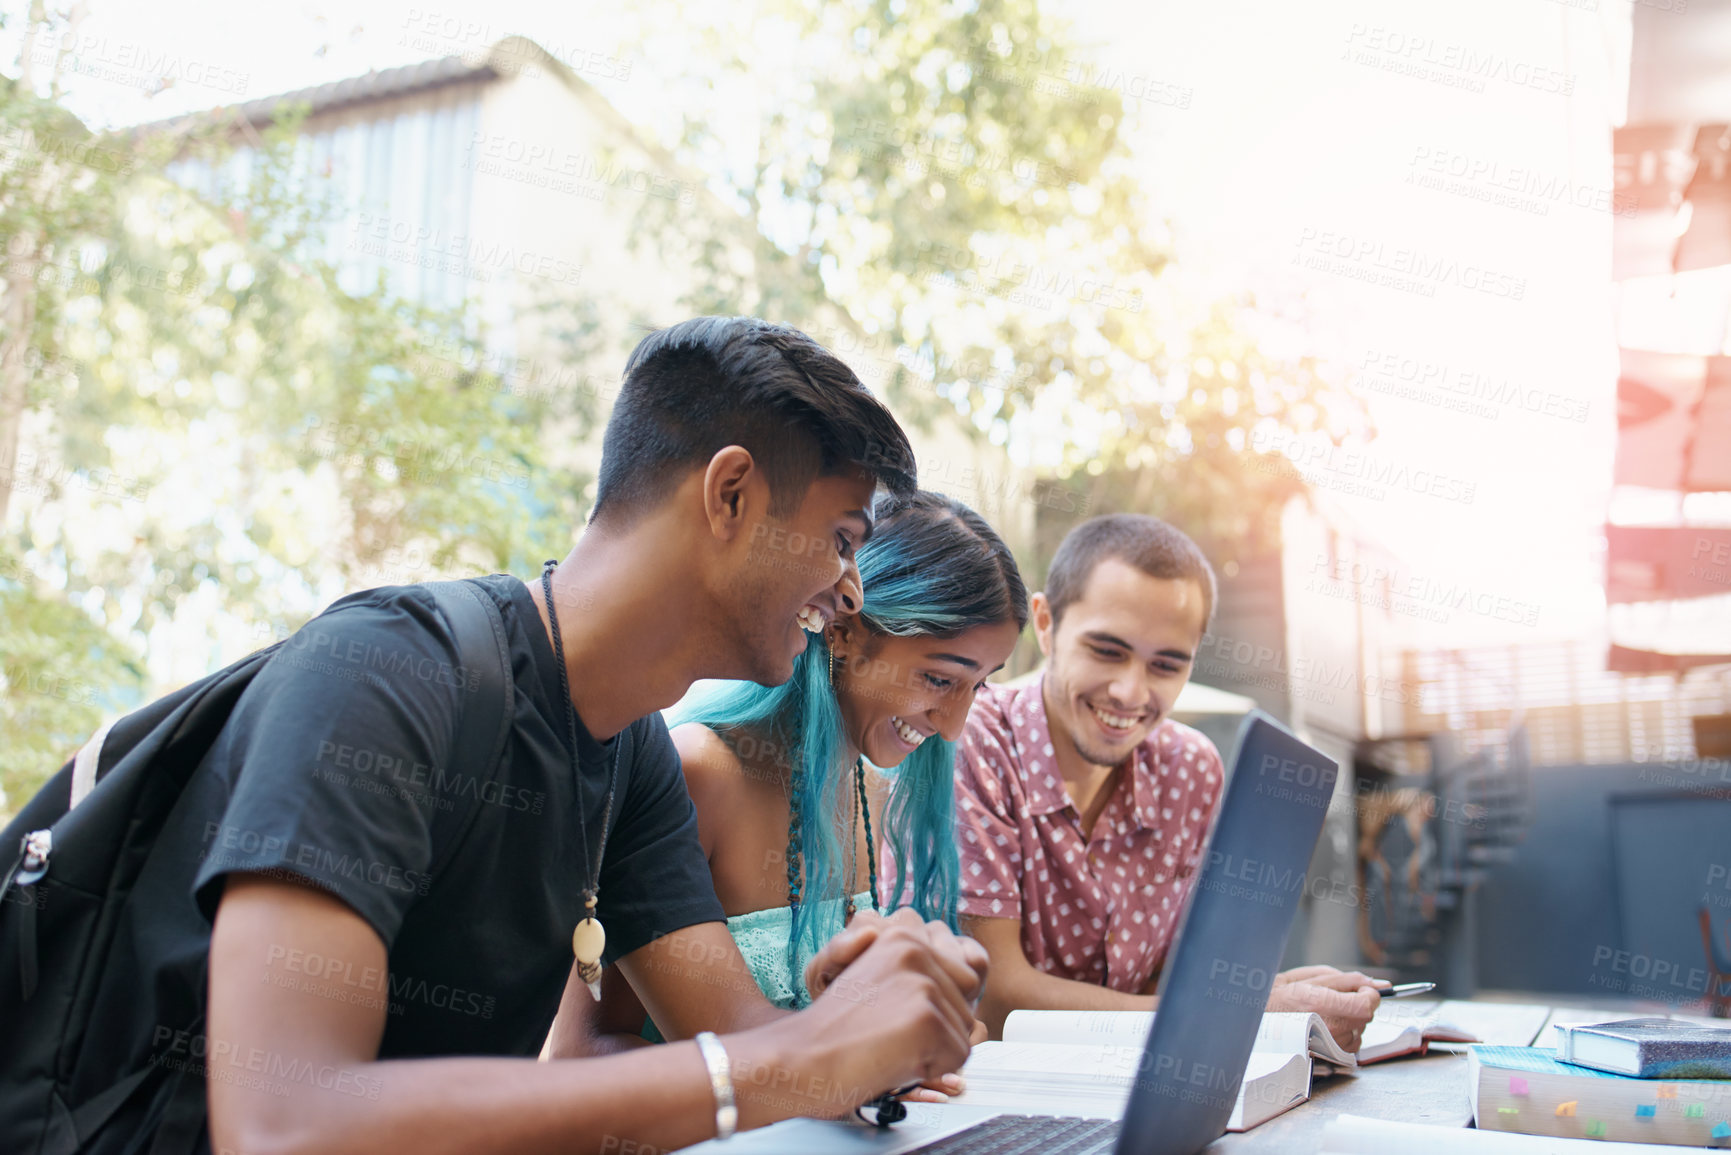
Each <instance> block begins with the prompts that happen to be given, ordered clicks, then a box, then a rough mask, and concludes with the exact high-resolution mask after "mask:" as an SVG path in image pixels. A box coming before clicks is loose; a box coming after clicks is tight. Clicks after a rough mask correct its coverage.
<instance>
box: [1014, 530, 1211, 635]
mask: <svg viewBox="0 0 1731 1155" xmlns="http://www.w3.org/2000/svg"><path fill="white" fill-rule="evenodd" d="M1114 557H1115V558H1117V559H1119V560H1120V561H1122V562H1124V563H1126V564H1127V565H1133V566H1135V567H1136V568H1137V569H1139V570H1141V571H1142V572H1143V573H1145V574H1147V575H1148V576H1149V577H1152V578H1163V579H1164V578H1188V579H1189V580H1191V581H1193V582H1195V583H1196V584H1197V586H1198V587H1200V588H1201V590H1202V629H1203V631H1204V632H1207V629H1208V625H1209V623H1210V622H1212V621H1213V620H1214V600H1215V597H1216V596H1217V594H1218V592H1219V591H1218V588H1217V586H1216V584H1215V581H1214V567H1213V566H1211V565H1209V564H1208V559H1207V558H1206V557H1204V556H1202V550H1201V549H1199V548H1198V547H1197V545H1196V543H1195V542H1193V541H1191V540H1190V538H1189V536H1188V535H1186V534H1185V533H1184V531H1183V530H1181V529H1179V528H1177V527H1176V526H1174V525H1170V524H1168V523H1167V522H1164V521H1161V520H1160V519H1159V518H1157V517H1149V516H1148V515H1147V514H1145V513H1112V514H1107V515H1105V516H1104V517H1093V518H1089V519H1088V520H1087V521H1084V522H1083V523H1082V524H1081V525H1078V526H1077V527H1076V528H1075V529H1072V530H1071V531H1070V532H1069V533H1067V534H1065V535H1064V540H1063V541H1062V542H1061V543H1059V545H1058V553H1057V555H1056V556H1054V557H1053V558H1052V567H1051V569H1050V570H1049V571H1047V574H1046V603H1047V605H1049V606H1050V607H1051V610H1052V628H1054V629H1056V628H1057V626H1058V622H1059V620H1060V619H1062V618H1063V616H1064V611H1065V610H1066V609H1068V608H1069V607H1070V605H1071V603H1073V602H1075V601H1077V600H1078V599H1079V598H1081V596H1082V592H1083V591H1084V590H1086V589H1087V588H1088V579H1089V578H1090V577H1091V576H1093V573H1094V567H1096V566H1098V565H1099V564H1100V563H1101V562H1103V561H1105V560H1106V559H1107V558H1114Z"/></svg>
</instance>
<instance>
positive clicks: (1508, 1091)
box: [1468, 1018, 1731, 1147]
mask: <svg viewBox="0 0 1731 1155" xmlns="http://www.w3.org/2000/svg"><path fill="white" fill-rule="evenodd" d="M1555 1031H1556V1038H1557V1042H1558V1046H1557V1048H1556V1049H1555V1050H1552V1049H1551V1048H1548V1047H1472V1048H1470V1050H1469V1052H1468V1053H1469V1058H1468V1079H1469V1087H1470V1091H1471V1095H1472V1103H1473V1115H1474V1118H1475V1119H1476V1121H1477V1124H1478V1127H1479V1129H1480V1130H1486V1131H1518V1132H1522V1133H1524V1134H1528V1135H1545V1136H1551V1137H1554V1138H1567V1139H1605V1140H1610V1141H1613V1142H1630V1143H1664V1144H1671V1145H1677V1146H1687V1147H1705V1146H1715V1147H1724V1146H1727V1145H1728V1143H1731V1027H1713V1026H1705V1025H1699V1024H1697V1023H1693V1022H1686V1021H1680V1020H1676V1019H1662V1018H1646V1019H1623V1020H1619V1021H1616V1022H1610V1023H1597V1024H1580V1025H1572V1026H1558V1027H1556V1028H1555Z"/></svg>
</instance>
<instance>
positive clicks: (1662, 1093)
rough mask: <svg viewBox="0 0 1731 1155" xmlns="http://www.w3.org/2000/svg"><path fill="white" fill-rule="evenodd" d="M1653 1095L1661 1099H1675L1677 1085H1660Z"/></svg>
mask: <svg viewBox="0 0 1731 1155" xmlns="http://www.w3.org/2000/svg"><path fill="white" fill-rule="evenodd" d="M1655 1094H1657V1095H1658V1096H1659V1098H1661V1099H1675V1098H1676V1097H1677V1085H1676V1084H1675V1083H1660V1084H1659V1089H1658V1091H1656V1092H1655Z"/></svg>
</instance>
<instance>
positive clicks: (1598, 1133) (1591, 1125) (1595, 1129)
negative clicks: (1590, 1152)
mask: <svg viewBox="0 0 1731 1155" xmlns="http://www.w3.org/2000/svg"><path fill="white" fill-rule="evenodd" d="M1587 1134H1589V1135H1591V1136H1592V1137H1593V1138H1595V1139H1603V1138H1604V1137H1605V1125H1604V1124H1603V1123H1601V1122H1599V1121H1598V1120H1597V1119H1588V1120H1587Z"/></svg>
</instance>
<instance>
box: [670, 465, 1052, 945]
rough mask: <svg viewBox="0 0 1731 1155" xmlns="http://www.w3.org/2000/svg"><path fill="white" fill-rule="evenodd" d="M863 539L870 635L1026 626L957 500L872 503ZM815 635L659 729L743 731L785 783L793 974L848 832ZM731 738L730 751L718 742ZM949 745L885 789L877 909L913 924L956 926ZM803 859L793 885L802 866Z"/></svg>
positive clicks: (917, 757)
mask: <svg viewBox="0 0 1731 1155" xmlns="http://www.w3.org/2000/svg"><path fill="white" fill-rule="evenodd" d="M873 518H874V523H875V524H874V528H873V531H872V536H871V537H870V539H869V540H867V541H866V543H865V544H864V545H862V546H861V547H860V549H859V554H858V562H859V571H860V584H861V586H862V588H863V590H864V593H865V606H864V608H863V609H862V610H861V611H860V621H861V623H862V624H863V625H864V626H865V627H866V629H867V632H868V636H869V635H896V636H900V637H927V636H930V637H954V636H955V635H957V634H960V633H963V632H965V631H967V630H970V629H973V628H974V627H976V626H982V625H995V624H996V623H999V622H1005V621H1014V622H1015V623H1016V627H1017V629H1020V628H1022V627H1023V626H1026V625H1027V624H1028V594H1027V590H1026V588H1025V587H1024V586H1023V584H1022V577H1021V574H1020V572H1019V571H1018V570H1017V568H1016V561H1015V558H1014V557H1013V556H1012V555H1011V554H1010V551H1009V548H1008V547H1007V546H1005V545H1004V543H1003V541H1002V540H1001V539H1000V538H999V537H998V535H997V533H996V532H994V531H993V529H992V527H991V526H989V525H987V524H986V521H985V519H984V518H982V517H981V516H980V515H979V514H977V513H975V512H974V511H973V510H971V509H969V508H968V507H967V506H965V505H963V504H962V503H961V502H959V501H955V500H953V499H951V498H948V497H945V496H943V495H942V494H937V493H929V492H925V491H920V492H916V493H914V494H912V495H910V496H907V497H894V496H890V495H883V496H880V497H879V498H878V500H877V503H876V504H875V505H874V507H873ZM829 661H830V651H829V643H828V639H827V638H826V637H823V636H812V637H810V639H809V642H808V644H807V646H806V648H805V652H804V653H802V654H801V655H800V656H799V657H798V658H797V659H795V661H794V665H793V676H792V677H791V678H789V679H788V680H787V681H786V682H784V683H782V684H781V685H779V686H760V685H758V684H756V683H755V682H723V683H720V684H718V685H715V686H713V687H711V688H709V689H708V690H707V691H706V692H702V693H700V694H698V695H695V696H694V697H692V698H691V699H688V700H687V701H685V702H682V703H681V704H680V705H679V706H678V707H677V708H676V709H674V710H671V711H669V715H668V724H669V725H680V724H682V723H685V722H699V723H702V724H703V725H705V726H708V727H709V728H710V729H712V730H714V731H715V732H716V733H717V734H718V735H720V736H722V738H723V739H728V738H729V735H730V734H733V733H741V734H743V733H750V734H751V735H752V736H753V737H754V738H755V739H756V740H757V749H759V750H766V749H767V750H769V751H771V752H772V753H773V754H774V755H775V757H776V761H777V764H778V765H779V766H783V767H785V768H786V771H787V773H788V778H789V787H790V789H789V800H788V801H789V806H788V810H789V821H788V853H787V871H788V891H789V899H790V905H792V907H793V929H792V933H791V934H790V936H789V941H788V962H789V965H790V966H791V967H792V969H793V974H794V977H795V978H796V979H798V978H799V977H800V976H801V975H802V974H803V973H804V968H805V962H806V960H807V959H809V958H810V957H811V956H812V955H813V954H814V953H816V951H817V950H818V949H819V948H820V947H822V946H823V944H824V943H826V942H828V941H829V940H830V938H832V937H833V936H834V935H835V934H836V933H837V932H838V931H840V930H841V928H842V903H843V901H844V900H845V899H846V898H847V897H848V894H847V891H848V887H849V886H850V885H851V882H852V880H851V879H849V878H847V877H845V871H846V864H847V858H848V855H847V846H846V845H845V843H844V836H843V835H841V834H839V833H838V831H843V830H845V831H847V833H846V835H845V837H848V838H851V837H852V834H853V832H852V830H851V829H849V828H848V825H847V824H848V818H849V816H850V814H851V813H852V810H851V808H850V807H851V803H852V798H853V791H854V774H853V766H852V764H851V763H850V762H849V761H848V760H847V758H846V750H847V739H846V736H845V734H844V733H843V730H842V718H841V709H840V707H839V705H838V704H837V702H836V697H835V692H834V690H833V689H832V688H831V685H830V675H829ZM731 744H732V743H731V742H730V745H731ZM954 765H955V749H954V747H953V745H952V744H951V743H949V742H947V741H945V740H944V738H943V737H942V736H941V735H938V734H933V735H932V736H931V737H929V738H927V739H926V740H925V741H924V742H922V743H920V745H919V747H918V749H916V750H914V751H913V753H911V754H909V755H908V756H907V758H906V759H904V760H903V761H902V763H901V765H899V766H897V767H895V768H893V769H891V770H887V771H884V772H883V773H884V774H885V776H886V777H887V778H888V779H889V781H890V793H889V800H888V802H887V803H886V805H885V807H884V813H883V819H882V826H883V829H882V830H879V831H877V837H878V839H879V840H880V842H881V844H882V845H884V846H887V847H889V851H890V855H891V857H892V859H893V861H894V863H895V867H896V885H895V889H894V893H892V894H887V895H884V896H883V903H884V910H885V911H886V912H888V911H892V910H895V909H897V908H898V907H901V906H910V907H912V908H913V909H914V910H916V911H918V912H919V913H920V915H921V917H923V918H927V919H941V920H943V921H944V922H946V923H948V924H949V925H950V927H951V928H952V929H953V928H955V926H956V902H957V885H958V880H957V876H958V874H959V873H960V869H961V868H960V864H959V862H958V858H957V852H956V817H955V792H954V782H953V772H954ZM802 863H803V866H804V871H803V877H802V875H801V870H800V867H801V864H802Z"/></svg>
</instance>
